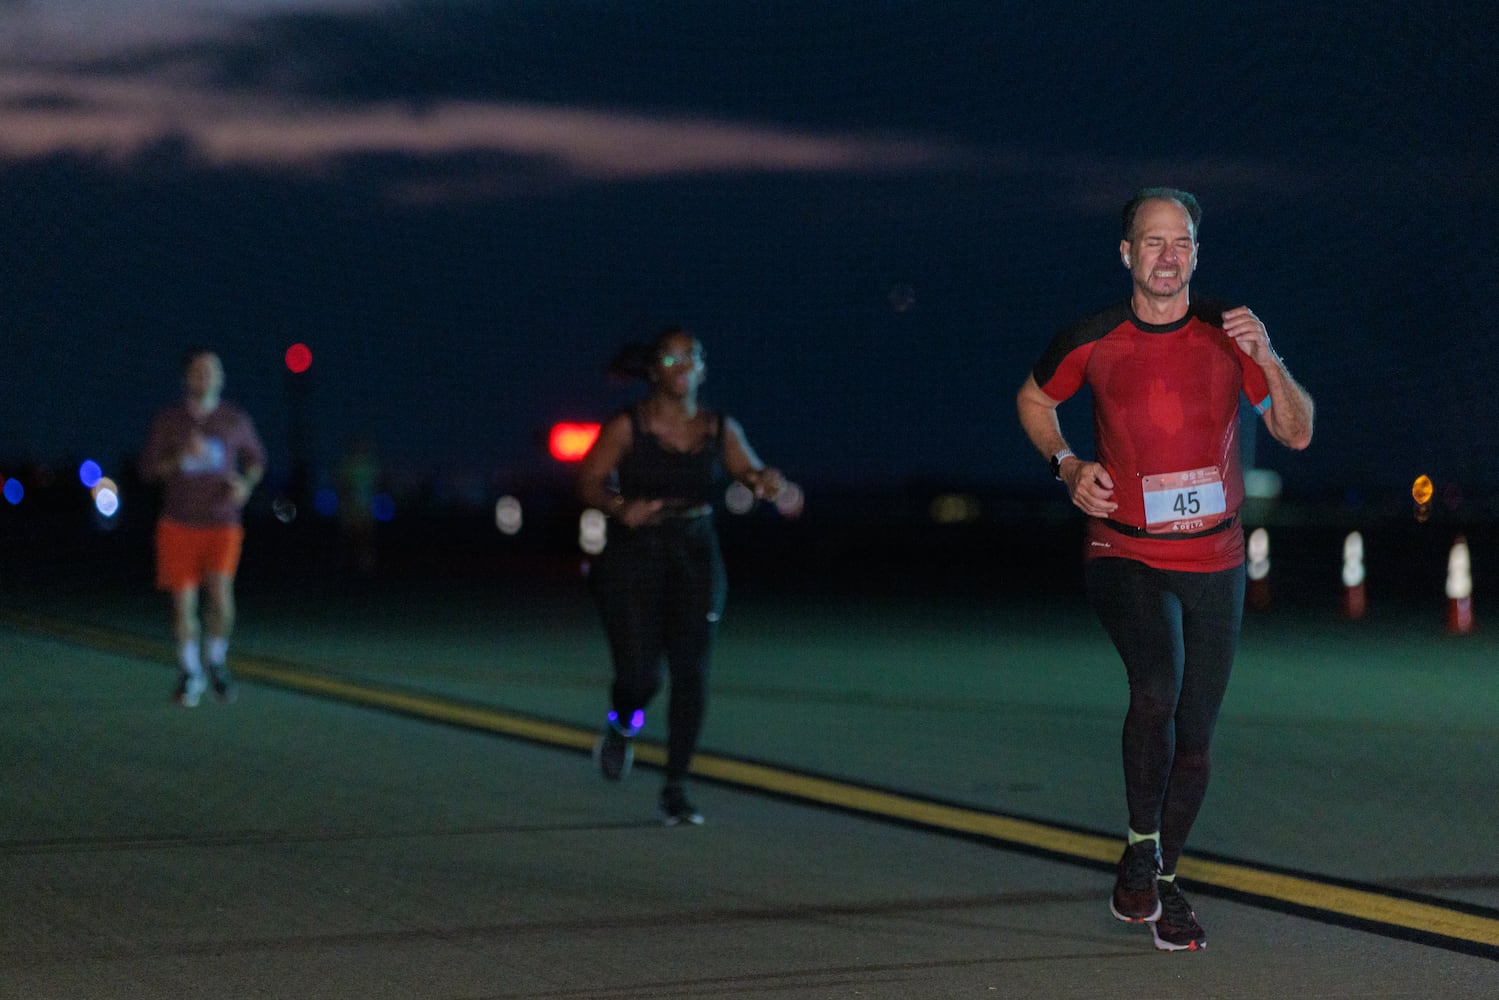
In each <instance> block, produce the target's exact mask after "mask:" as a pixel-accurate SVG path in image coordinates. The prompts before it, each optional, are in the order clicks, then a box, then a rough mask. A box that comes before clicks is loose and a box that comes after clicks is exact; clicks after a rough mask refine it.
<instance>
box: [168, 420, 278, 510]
mask: <svg viewBox="0 0 1499 1000" xmlns="http://www.w3.org/2000/svg"><path fill="white" fill-rule="evenodd" d="M194 431H197V432H198V433H199V434H201V435H202V436H203V439H204V442H205V447H204V448H203V449H202V450H201V451H200V452H199V453H197V454H195V455H190V456H189V455H184V453H185V452H186V451H187V449H188V445H189V441H190V440H191V437H192V434H193V432H194ZM177 455H183V456H184V457H183V458H182V460H181V461H180V462H179V463H178V464H177V467H176V468H175V469H173V471H172V472H171V473H170V474H168V475H167V476H165V477H163V478H162V498H161V516H162V517H164V518H168V519H170V520H173V521H179V522H181V523H183V524H190V525H194V526H197V527H214V526H220V525H235V524H239V523H240V505H239V504H238V503H236V502H235V499H234V493H233V488H232V483H231V482H230V477H232V476H234V475H236V474H237V473H239V472H241V471H242V470H244V469H246V468H248V467H250V466H261V467H264V466H265V461H266V458H265V446H264V445H262V444H261V443H260V437H259V435H257V434H256V433H255V425H254V423H252V422H251V420H250V417H249V415H248V414H246V413H245V412H244V411H243V410H241V409H240V408H239V407H237V406H235V405H234V404H233V403H226V402H222V401H220V403H219V405H218V406H217V407H215V408H214V410H213V412H212V413H210V414H208V415H207V416H206V417H203V418H202V419H201V420H200V419H197V418H195V417H194V416H193V415H192V412H191V411H190V410H189V409H188V408H187V404H186V403H185V402H183V403H177V404H175V405H173V406H168V407H166V408H165V409H163V410H161V411H160V412H159V413H157V414H156V419H154V420H153V421H152V422H151V431H150V433H149V435H147V438H146V447H145V450H144V452H142V454H141V474H142V476H143V477H144V478H146V479H153V478H156V476H157V472H158V468H157V467H158V466H160V465H161V463H162V462H163V461H166V460H168V459H170V458H172V457H174V456H177Z"/></svg>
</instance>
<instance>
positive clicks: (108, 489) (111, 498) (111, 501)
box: [89, 476, 120, 517]
mask: <svg viewBox="0 0 1499 1000" xmlns="http://www.w3.org/2000/svg"><path fill="white" fill-rule="evenodd" d="M89 492H90V493H91V494H92V496H93V498H94V509H95V510H97V511H98V512H99V513H100V514H103V515H104V516H105V517H114V516H115V514H116V513H118V512H119V510H120V488H119V486H117V485H115V481H114V480H113V479H110V478H109V477H108V476H99V477H98V478H96V479H95V480H94V485H93V488H92V489H91V490H90V491H89Z"/></svg>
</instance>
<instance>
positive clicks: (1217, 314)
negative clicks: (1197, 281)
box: [1190, 298, 1234, 326]
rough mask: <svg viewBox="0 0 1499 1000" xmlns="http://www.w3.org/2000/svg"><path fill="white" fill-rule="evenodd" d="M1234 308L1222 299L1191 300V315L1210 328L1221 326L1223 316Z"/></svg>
mask: <svg viewBox="0 0 1499 1000" xmlns="http://www.w3.org/2000/svg"><path fill="white" fill-rule="evenodd" d="M1232 308H1234V307H1233V306H1231V305H1229V303H1228V302H1227V301H1225V300H1224V299H1215V298H1200V299H1198V298H1194V299H1193V300H1192V306H1191V310H1190V311H1191V313H1192V315H1193V316H1196V317H1197V318H1198V319H1200V320H1202V321H1203V322H1204V323H1207V324H1209V325H1211V326H1222V325H1223V314H1224V313H1225V312H1227V311H1228V310H1230V309H1232Z"/></svg>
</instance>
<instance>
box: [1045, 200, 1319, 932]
mask: <svg viewBox="0 0 1499 1000" xmlns="http://www.w3.org/2000/svg"><path fill="white" fill-rule="evenodd" d="M1201 218H1202V210H1201V208H1200V206H1199V205H1198V202H1197V199H1196V198H1195V197H1193V196H1192V195H1191V194H1189V193H1187V192H1185V191H1178V190H1175V189H1173V188H1147V189H1144V190H1142V191H1140V192H1138V193H1137V194H1136V195H1135V196H1134V197H1133V198H1131V199H1130V201H1129V202H1128V204H1126V205H1125V207H1124V213H1123V239H1121V240H1120V243H1119V256H1120V259H1121V261H1122V262H1123V264H1124V266H1125V267H1126V268H1127V269H1128V270H1129V272H1130V276H1131V278H1132V281H1133V288H1132V291H1131V295H1130V297H1129V298H1128V299H1127V300H1125V301H1124V302H1121V303H1118V304H1117V305H1114V306H1111V307H1109V308H1107V309H1104V310H1102V311H1100V312H1098V313H1095V314H1093V315H1091V316H1089V317H1087V318H1085V319H1083V320H1082V321H1080V322H1078V323H1076V324H1074V325H1073V326H1070V327H1068V328H1067V329H1065V330H1063V331H1062V332H1061V333H1059V334H1058V335H1057V336H1056V337H1055V338H1054V339H1053V340H1052V342H1051V344H1050V345H1049V346H1048V347H1047V348H1046V350H1045V352H1043V354H1042V355H1041V358H1040V360H1039V361H1038V362H1037V363H1036V366H1035V368H1034V369H1033V370H1032V372H1031V375H1030V376H1029V377H1028V378H1027V379H1026V380H1025V384H1024V385H1022V386H1021V387H1020V392H1019V394H1018V396H1017V398H1016V406H1017V409H1018V411H1019V417H1020V425H1021V428H1022V429H1023V430H1024V431H1025V433H1026V436H1027V437H1029V438H1030V440H1031V443H1032V444H1033V445H1035V447H1036V449H1037V450H1038V451H1040V452H1041V454H1042V455H1044V456H1045V457H1047V458H1048V459H1050V461H1051V468H1052V474H1053V475H1055V476H1056V477H1057V479H1059V480H1061V481H1062V483H1063V484H1065V485H1066V487H1067V492H1068V494H1069V496H1070V497H1071V499H1072V503H1073V504H1074V505H1075V506H1076V507H1077V508H1078V509H1079V510H1081V511H1083V513H1085V514H1087V515H1088V518H1089V519H1088V523H1087V532H1086V543H1087V549H1086V552H1085V555H1086V558H1087V565H1086V572H1085V577H1086V581H1087V590H1088V599H1089V602H1090V603H1091V604H1092V606H1093V607H1094V609H1095V611H1096V612H1097V613H1098V616H1099V619H1100V621H1101V622H1102V623H1103V626H1104V629H1105V630H1106V631H1107V632H1108V633H1109V637H1110V638H1111V639H1112V640H1113V642H1114V646H1115V648H1116V649H1117V650H1118V651H1119V655H1120V658H1121V659H1122V660H1123V661H1124V666H1125V671H1126V673H1127V674H1128V677H1129V689H1130V698H1129V710H1128V712H1127V714H1126V716H1125V721H1124V734H1123V740H1122V742H1123V756H1124V784H1125V799H1126V803H1127V805H1128V809H1129V835H1128V839H1127V843H1126V846H1125V850H1124V854H1123V856H1122V857H1121V858H1120V861H1119V867H1118V872H1117V875H1116V879H1115V884H1114V893H1113V896H1112V897H1111V899H1110V902H1109V908H1110V910H1111V911H1112V912H1113V914H1114V916H1116V917H1117V918H1119V919H1120V920H1124V921H1127V922H1130V923H1142V922H1146V923H1149V924H1150V927H1151V931H1152V935H1153V937H1154V939H1155V943H1156V947H1157V948H1160V949H1162V950H1166V951H1176V950H1196V949H1198V948H1202V947H1205V946H1206V945H1207V935H1206V933H1205V932H1204V931H1203V929H1202V925H1201V924H1199V923H1198V922H1197V918H1196V915H1195V914H1194V913H1193V912H1192V908H1191V906H1190V905H1189V904H1188V903H1187V901H1186V899H1185V897H1183V895H1182V892H1181V889H1180V887H1179V886H1178V885H1177V884H1176V863H1177V860H1178V859H1179V858H1180V857H1181V852H1182V848H1183V846H1184V844H1185V842H1186V839H1187V834H1188V832H1189V831H1190V830H1191V827H1192V823H1193V821H1194V820H1195V819H1196V817H1197V812H1198V809H1199V808H1200V807H1201V805H1202V801H1203V797H1204V795H1205V794H1206V792H1207V785H1208V776H1209V770H1210V769H1209V745H1210V743H1211V741H1212V734H1213V727H1214V725H1215V723H1216V722H1217V718H1218V710H1219V707H1220V706H1221V705H1222V702H1223V695H1224V692H1225V691H1226V689H1227V686H1228V677H1229V672H1230V669H1231V668H1232V665H1233V657H1234V650H1235V647H1236V646H1237V644H1238V636H1239V625H1240V622H1241V620H1242V617H1243V608H1244V569H1243V563H1244V532H1243V528H1242V527H1241V526H1240V524H1239V520H1238V512H1239V506H1240V504H1241V503H1242V502H1243V499H1244V478H1243V470H1242V469H1241V468H1240V462H1239V441H1238V412H1239V411H1238V408H1239V397H1240V396H1241V395H1243V396H1246V397H1247V398H1248V399H1249V402H1250V403H1251V404H1252V405H1253V406H1254V408H1255V410H1256V411H1257V412H1258V413H1259V414H1260V416H1261V418H1262V420H1263V421H1264V424H1265V426H1266V428H1267V429H1268V430H1269V431H1270V434H1271V435H1272V436H1273V437H1274V438H1275V439H1276V440H1277V441H1279V442H1281V443H1282V444H1284V445H1287V446H1288V447H1291V448H1295V449H1298V450H1299V449H1302V448H1305V447H1307V445H1309V444H1310V443H1311V439H1312V418H1313V405H1312V399H1311V397H1310V396H1309V395H1308V394H1307V393H1306V391H1305V390H1304V389H1302V388H1301V386H1299V385H1298V384H1297V383H1296V381H1295V380H1294V379H1293V378H1292V377H1291V375H1290V373H1289V372H1288V371H1287V370H1286V368H1285V365H1284V364H1283V363H1282V361H1281V359H1280V357H1279V356H1278V355H1277V354H1276V353H1275V351H1273V350H1272V349H1271V347H1270V339H1269V336H1268V334H1267V333H1266V331H1265V324H1264V323H1263V322H1261V321H1260V319H1259V317H1258V316H1256V315H1255V314H1254V313H1253V312H1251V311H1250V310H1249V308H1248V307H1246V306H1236V307H1233V308H1227V307H1225V305H1224V304H1223V303H1216V302H1208V301H1195V300H1193V299H1192V298H1191V296H1190V294H1189V291H1188V289H1189V286H1190V283H1191V280H1192V275H1193V272H1194V271H1195V270H1196V267H1197V254H1198V241H1197V229H1198V223H1199V221H1200V220H1201ZM1084 385H1087V386H1088V387H1089V389H1090V390H1091V391H1092V394H1093V423H1094V443H1095V447H1096V448H1097V451H1098V456H1097V458H1095V459H1093V460H1085V459H1083V458H1081V457H1079V456H1077V455H1074V454H1073V452H1072V449H1071V448H1069V447H1068V446H1067V439H1066V438H1065V437H1064V436H1063V434H1062V429H1061V423H1060V421H1059V420H1058V418H1057V407H1058V406H1059V405H1060V404H1061V403H1062V402H1063V401H1065V400H1066V399H1068V398H1069V397H1071V396H1072V395H1073V394H1074V393H1075V392H1077V391H1078V390H1079V389H1080V388H1082V387H1083V386H1084Z"/></svg>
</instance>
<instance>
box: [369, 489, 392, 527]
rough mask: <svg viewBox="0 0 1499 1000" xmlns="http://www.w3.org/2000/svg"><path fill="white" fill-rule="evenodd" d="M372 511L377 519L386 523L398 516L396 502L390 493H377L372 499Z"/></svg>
mask: <svg viewBox="0 0 1499 1000" xmlns="http://www.w3.org/2000/svg"><path fill="white" fill-rule="evenodd" d="M370 513H371V514H372V515H374V518H375V520H377V521H379V522H380V523H381V524H386V523H388V522H390V521H391V520H392V519H393V518H394V517H395V516H396V502H395V500H394V499H392V498H391V496H390V494H389V493H376V494H375V495H374V496H373V497H372V498H371V499H370Z"/></svg>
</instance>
